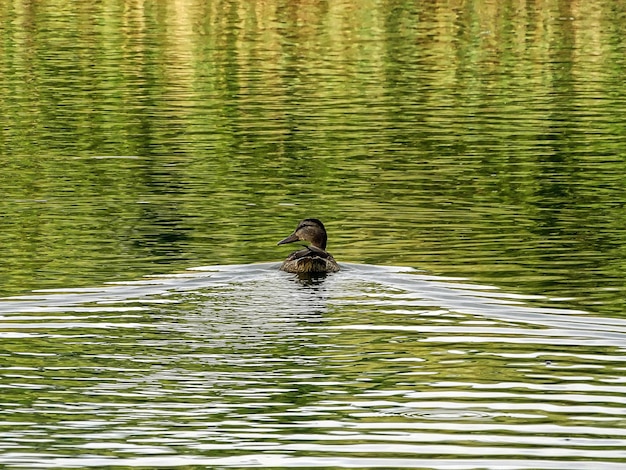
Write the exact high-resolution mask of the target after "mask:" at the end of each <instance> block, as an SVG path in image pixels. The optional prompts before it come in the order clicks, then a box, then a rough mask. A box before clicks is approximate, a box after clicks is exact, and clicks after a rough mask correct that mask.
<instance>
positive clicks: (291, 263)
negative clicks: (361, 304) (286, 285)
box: [278, 219, 339, 274]
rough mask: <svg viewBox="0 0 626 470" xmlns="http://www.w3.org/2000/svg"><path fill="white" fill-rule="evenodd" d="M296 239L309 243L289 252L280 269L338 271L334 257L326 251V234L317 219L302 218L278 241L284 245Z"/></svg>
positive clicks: (291, 270)
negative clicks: (292, 229)
mask: <svg viewBox="0 0 626 470" xmlns="http://www.w3.org/2000/svg"><path fill="white" fill-rule="evenodd" d="M297 241H307V242H310V243H311V244H310V245H309V246H305V248H304V249H302V250H298V251H294V252H293V253H291V254H290V255H289V256H288V257H287V259H286V260H285V261H283V263H282V265H281V266H280V270H281V271H286V272H288V273H298V274H316V273H334V272H337V271H339V265H338V264H337V261H335V258H333V256H332V255H331V254H330V253H329V252H327V251H326V242H327V241H328V235H327V234H326V228H325V227H324V224H323V223H322V221H321V220H319V219H304V220H302V221H300V222H299V223H298V226H297V227H296V229H295V230H294V231H293V233H292V234H291V235H289V236H288V237H287V238H284V239H282V240H281V241H279V242H278V245H285V244H287V243H293V242H297Z"/></svg>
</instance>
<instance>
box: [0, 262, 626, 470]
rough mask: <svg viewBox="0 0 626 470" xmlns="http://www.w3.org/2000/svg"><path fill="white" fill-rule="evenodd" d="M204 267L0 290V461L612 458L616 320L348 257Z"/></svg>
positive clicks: (427, 462)
mask: <svg viewBox="0 0 626 470" xmlns="http://www.w3.org/2000/svg"><path fill="white" fill-rule="evenodd" d="M205 269H207V270H196V271H194V272H189V273H186V274H183V275H178V276H170V277H165V278H154V279H150V280H146V281H140V282H133V283H126V284H119V285H113V286H109V287H105V288H102V289H74V290H65V291H64V292H48V293H44V292H42V293H40V294H38V295H36V296H25V297H21V298H17V297H16V298H14V299H5V300H4V301H3V302H2V303H0V313H1V314H2V315H3V318H4V320H3V322H2V333H1V334H2V337H3V350H4V354H3V355H4V356H5V358H7V359H9V358H10V362H7V363H5V365H4V366H3V367H2V368H1V371H0V387H1V388H2V389H3V403H2V414H3V416H4V418H5V425H6V426H7V429H8V430H9V432H7V433H5V435H4V438H3V440H2V442H3V443H2V444H1V445H0V448H1V449H0V452H1V453H0V461H2V462H4V464H5V465H6V466H7V467H14V466H20V465H21V466H26V467H28V468H45V467H63V468H69V467H81V468H83V467H108V466H129V467H137V466H146V467H153V468H156V467H175V466H185V465H201V466H210V467H212V468H219V467H227V466H236V467H248V466H259V465H260V466H266V467H277V466H285V467H288V466H305V467H324V468H328V467H355V466H356V467H364V468H372V467H386V468H390V467H394V468H397V467H413V468H415V467H419V466H427V467H429V468H477V467H480V468H508V467H515V468H559V467H560V468H562V467H563V465H565V464H566V462H568V461H571V462H576V463H575V465H576V467H577V468H607V469H608V468H618V463H619V462H622V465H623V461H624V459H625V458H626V455H625V454H624V451H623V450H622V449H623V448H624V436H625V433H624V431H623V429H624V420H625V419H626V414H625V412H624V409H623V404H624V396H625V393H626V389H625V388H624V386H623V382H624V379H623V369H624V357H623V352H624V348H625V347H626V323H624V322H623V321H620V320H610V319H600V318H597V317H594V316H590V315H586V314H585V312H577V311H568V310H563V309H556V308H552V309H548V308H542V307H537V306H533V300H536V299H523V298H521V297H520V296H519V295H511V294H507V293H505V292H501V291H498V290H497V289H493V288H490V287H488V286H482V287H481V286H476V285H470V284H463V283H461V282H459V281H458V280H457V281H455V280H452V279H445V278H437V277H433V276H427V275H423V274H419V273H415V272H408V273H402V272H400V271H401V270H398V269H391V268H381V267H375V266H367V265H344V270H343V271H341V272H340V273H338V274H334V275H331V276H329V277H327V278H326V279H325V280H324V281H322V282H318V283H315V284H309V285H302V284H301V283H299V282H298V281H297V279H296V278H294V277H292V275H289V274H286V273H282V272H280V271H278V270H277V269H276V265H275V264H258V265H241V266H230V267H217V266H215V267H208V268H205Z"/></svg>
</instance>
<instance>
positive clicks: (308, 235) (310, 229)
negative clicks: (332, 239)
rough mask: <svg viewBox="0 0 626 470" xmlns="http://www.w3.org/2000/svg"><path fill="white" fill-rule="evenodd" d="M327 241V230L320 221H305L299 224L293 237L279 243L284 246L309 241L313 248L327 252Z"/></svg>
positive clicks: (290, 236)
mask: <svg viewBox="0 0 626 470" xmlns="http://www.w3.org/2000/svg"><path fill="white" fill-rule="evenodd" d="M327 240H328V236H327V235H326V229H325V228H324V224H323V223H322V222H321V221H320V220H318V219H304V220H303V221H301V222H300V223H299V224H298V226H297V227H296V229H295V230H294V232H293V233H292V234H291V235H289V236H288V237H287V238H285V239H283V240H281V241H279V242H278V244H279V245H284V244H286V243H293V242H297V241H307V242H310V243H311V245H312V246H315V247H317V248H319V249H321V250H326V241H327Z"/></svg>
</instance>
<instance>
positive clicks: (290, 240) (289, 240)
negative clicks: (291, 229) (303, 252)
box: [278, 233, 300, 245]
mask: <svg viewBox="0 0 626 470" xmlns="http://www.w3.org/2000/svg"><path fill="white" fill-rule="evenodd" d="M298 240H300V239H299V238H298V236H297V235H296V234H295V233H292V234H291V235H289V236H288V237H287V238H284V239H282V240H281V241H279V242H278V245H284V244H285V243H293V242H297V241H298Z"/></svg>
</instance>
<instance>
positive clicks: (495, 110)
mask: <svg viewBox="0 0 626 470" xmlns="http://www.w3.org/2000/svg"><path fill="white" fill-rule="evenodd" d="M0 19H2V24H3V25H4V26H3V28H2V30H1V33H0V34H1V38H2V41H1V42H0V83H1V84H0V113H1V114H2V116H3V121H4V125H3V127H2V132H1V133H0V159H1V164H2V168H3V171H2V172H1V176H0V184H1V186H2V188H3V194H4V197H3V199H2V202H0V213H1V215H2V231H1V232H0V233H1V235H0V243H1V244H2V247H3V262H2V266H3V268H2V272H3V279H4V282H3V283H2V291H3V293H14V292H21V291H24V290H29V289H34V288H42V287H58V286H75V285H90V284H94V283H101V282H106V281H111V280H119V279H133V278H137V277H139V276H141V275H142V274H147V273H154V272H170V271H174V270H178V269H182V268H185V267H188V266H194V265H199V264H227V263H248V262H255V261H269V260H278V259H280V258H281V257H283V256H284V255H286V252H285V251H284V250H282V249H280V248H277V247H275V242H276V241H277V240H278V239H280V237H282V236H283V234H284V233H285V232H286V231H288V230H290V228H291V227H292V226H293V224H294V222H295V220H296V219H299V218H301V217H304V216H315V217H319V218H322V219H323V220H324V221H325V222H326V224H327V226H328V228H329V230H330V237H331V238H330V246H329V248H330V250H331V251H332V252H333V253H334V254H335V256H336V257H337V258H338V259H339V260H345V261H352V262H362V263H374V264H389V265H396V264H397V265H411V266H417V267H421V268H424V269H427V270H429V271H431V272H435V273H442V274H454V275H466V276H469V277H471V278H473V279H477V280H481V281H489V282H491V283H496V284H499V285H504V286H507V288H509V289H519V290H523V291H527V292H532V293H548V294H551V295H555V296H564V297H579V298H582V300H581V301H580V302H583V303H587V304H590V303H591V304H595V303H598V302H600V303H602V304H603V305H604V306H605V308H606V309H607V310H611V311H617V312H621V308H622V307H621V300H620V299H621V298H622V297H623V296H622V294H623V292H622V291H621V289H622V288H623V280H624V276H625V273H624V261H623V259H624V253H623V248H622V247H623V241H624V224H623V219H624V217H623V207H622V206H623V201H624V185H623V178H622V175H623V172H624V163H623V156H624V155H625V154H626V151H625V148H624V147H625V143H624V142H625V139H624V129H625V128H626V126H624V124H625V122H624V116H626V113H625V111H626V110H625V106H624V100H623V96H624V94H625V93H624V91H625V90H624V81H623V76H624V54H623V39H622V38H623V37H624V36H625V33H626V31H624V29H625V27H624V24H626V23H625V22H624V15H623V8H622V3H621V2H620V1H617V0H615V1H602V2H592V3H590V2H582V1H578V2H574V1H573V2H557V1H549V2H543V3H540V4H536V3H527V2H505V3H501V2H491V3H485V2H452V3H441V2H417V4H416V2H408V1H406V2H403V1H396V2H376V1H363V2H356V3H354V2H341V1H337V2H332V1H331V2H311V3H306V2H304V3H303V2H291V1H282V2H235V1H232V2H228V1H224V2H204V1H202V2H200V1H197V2H176V1H171V2H156V3H154V2H140V1H137V2H121V1H113V2H103V3H82V2H79V3H73V2H61V1H43V2H18V1H13V2H4V3H3V4H2V6H0ZM100 157H124V158H100ZM127 157H130V158H127ZM611 289H613V290H611Z"/></svg>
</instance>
